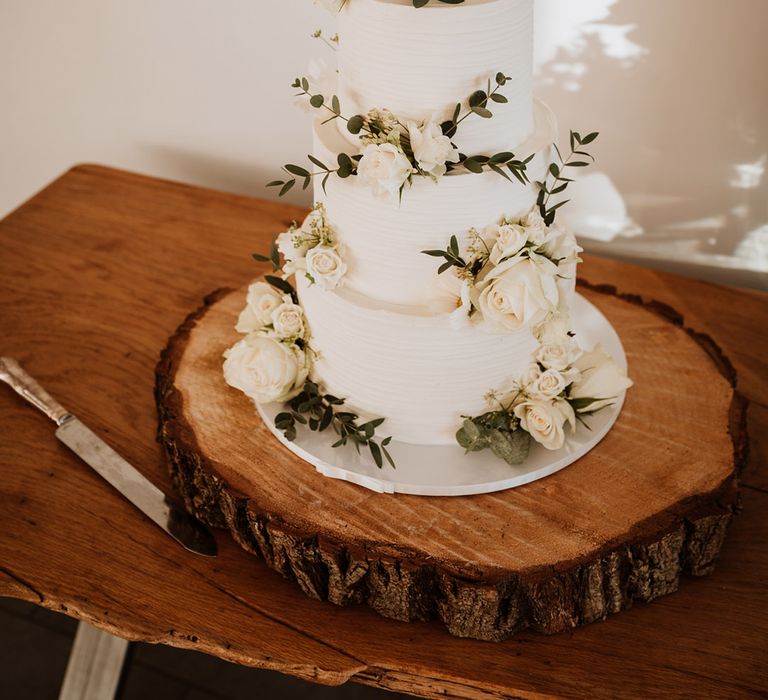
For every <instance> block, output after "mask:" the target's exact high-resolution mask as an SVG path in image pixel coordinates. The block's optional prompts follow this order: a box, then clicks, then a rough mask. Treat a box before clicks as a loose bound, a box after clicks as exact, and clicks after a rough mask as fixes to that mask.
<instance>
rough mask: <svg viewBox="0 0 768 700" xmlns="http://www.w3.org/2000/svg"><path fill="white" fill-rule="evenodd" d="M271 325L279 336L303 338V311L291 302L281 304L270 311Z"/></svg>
mask: <svg viewBox="0 0 768 700" xmlns="http://www.w3.org/2000/svg"><path fill="white" fill-rule="evenodd" d="M272 326H273V327H274V329H275V333H276V334H277V336H278V337H280V338H285V339H290V338H303V337H304V332H305V330H306V329H305V326H304V311H303V310H302V308H301V307H300V306H299V305H298V304H294V303H292V302H286V303H284V304H281V305H280V306H278V307H277V308H276V309H275V310H274V311H273V312H272Z"/></svg>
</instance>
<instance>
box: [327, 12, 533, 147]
mask: <svg viewBox="0 0 768 700" xmlns="http://www.w3.org/2000/svg"><path fill="white" fill-rule="evenodd" d="M339 36H340V42H339V51H338V59H339V98H340V100H341V104H342V109H343V110H344V112H345V113H349V114H357V113H360V114H363V113H366V112H368V111H369V110H370V109H372V108H380V109H389V110H390V111H392V112H393V113H394V114H396V115H397V116H398V118H399V119H401V120H415V121H420V120H423V119H429V118H432V117H436V118H437V119H438V120H439V121H443V120H444V119H447V118H449V117H450V115H451V113H452V111H453V109H454V107H455V105H456V104H457V103H458V102H465V100H466V99H467V97H469V95H471V94H472V93H473V92H474V91H476V90H478V89H485V87H486V81H487V80H488V79H489V78H490V79H491V84H492V85H494V76H495V75H496V74H497V73H498V72H503V73H504V74H505V75H507V76H509V77H510V78H511V80H510V81H509V82H508V83H507V84H506V85H505V86H504V87H503V90H502V92H503V94H504V96H505V97H506V98H507V99H508V102H507V103H505V104H497V103H491V104H490V105H489V107H490V109H491V110H492V111H493V114H494V116H493V118H492V119H484V118H482V117H478V116H475V115H473V116H472V117H471V118H469V119H467V120H466V121H464V122H463V123H462V124H461V127H460V129H459V131H458V133H457V134H456V136H455V138H454V139H453V140H454V142H455V143H456V145H457V147H458V148H459V150H460V151H461V152H462V153H466V154H467V155H474V154H486V155H490V154H492V153H498V152H499V151H504V150H509V149H513V148H514V147H516V146H518V145H519V144H520V143H522V142H523V141H525V140H526V138H527V137H528V136H529V135H530V133H531V131H532V130H533V77H532V76H533V0H465V2H464V3H462V4H460V5H451V4H444V3H437V2H432V3H430V4H428V5H427V6H425V7H423V8H420V9H418V10H414V8H413V3H412V0H349V1H348V2H347V3H346V5H345V6H344V8H343V9H342V11H341V12H340V13H339ZM344 126H345V125H344V124H343V123H342V122H339V127H340V128H341V130H342V133H343V134H344V136H345V137H346V138H347V139H349V140H350V141H351V142H353V143H354V142H356V137H354V136H351V135H350V134H349V133H348V132H346V129H345V128H344Z"/></svg>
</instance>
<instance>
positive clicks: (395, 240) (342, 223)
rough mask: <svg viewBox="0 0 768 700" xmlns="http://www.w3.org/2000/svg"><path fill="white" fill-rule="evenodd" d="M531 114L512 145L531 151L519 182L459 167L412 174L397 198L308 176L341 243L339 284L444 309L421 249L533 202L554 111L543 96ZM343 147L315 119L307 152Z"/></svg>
mask: <svg viewBox="0 0 768 700" xmlns="http://www.w3.org/2000/svg"><path fill="white" fill-rule="evenodd" d="M535 113H536V121H535V129H534V132H533V134H532V135H531V136H530V138H528V139H527V140H526V142H525V143H523V144H520V145H519V146H518V147H517V148H516V149H515V153H516V155H517V156H518V157H519V158H520V159H524V158H527V157H528V156H529V155H532V154H535V157H534V159H533V160H532V161H531V162H530V163H529V165H528V177H529V179H530V181H531V184H530V185H527V186H526V185H523V184H521V183H520V182H518V181H517V180H515V179H514V178H513V179H512V181H511V182H510V181H508V180H506V179H504V178H503V177H502V176H501V175H499V174H498V173H495V172H492V171H486V172H483V173H481V174H475V173H470V172H467V171H465V170H462V171H457V172H455V173H449V174H448V175H446V176H444V177H442V178H441V179H440V180H439V181H438V182H433V181H432V180H430V179H429V178H426V177H416V178H414V181H413V184H412V185H410V186H409V185H407V184H406V186H405V189H404V191H403V193H402V198H401V200H400V201H398V199H397V197H386V196H380V195H375V194H374V193H373V192H372V191H371V189H370V188H369V187H367V186H366V185H365V184H363V183H362V182H359V181H358V179H357V178H356V177H350V178H347V179H345V180H342V179H339V178H336V177H333V178H330V179H329V180H328V182H327V185H326V187H325V189H323V188H322V186H321V184H320V182H319V181H318V180H319V178H318V179H316V182H315V193H314V194H315V199H316V201H319V202H323V203H324V204H325V209H326V213H327V216H328V221H329V223H330V225H331V226H332V227H333V228H334V232H335V235H336V238H337V239H338V241H339V242H340V243H341V244H342V245H343V246H344V258H345V262H346V263H347V265H348V272H347V275H346V278H345V282H344V283H345V287H346V288H347V289H349V290H350V291H353V292H357V293H359V294H362V295H364V296H366V297H369V298H370V299H374V300H379V301H383V302H389V303H393V304H401V305H406V306H413V305H421V306H423V305H427V306H429V305H431V306H432V308H434V309H441V308H444V307H443V304H444V302H445V300H446V298H449V297H450V295H448V297H447V296H446V291H445V289H444V287H443V285H441V283H440V280H439V279H438V276H437V274H436V269H437V267H438V265H437V264H436V261H435V258H432V257H428V256H426V255H424V254H423V253H422V251H424V250H434V249H444V248H445V247H446V246H447V245H448V243H449V241H450V238H451V236H453V235H456V236H458V237H459V238H461V237H462V235H464V234H466V233H467V232H468V231H469V230H470V229H471V228H476V229H483V228H484V227H486V226H488V225H490V224H493V223H496V222H498V220H499V219H500V218H501V217H502V216H503V215H508V216H515V215H518V214H523V213H525V212H526V211H528V210H529V209H530V208H531V206H533V204H534V203H535V201H536V194H537V190H536V186H535V184H533V183H534V182H535V181H537V180H538V181H540V180H542V179H543V178H544V177H545V175H546V170H547V167H548V166H549V163H550V160H551V155H552V147H551V144H552V143H553V142H554V141H555V138H556V132H557V125H556V120H555V117H554V115H553V113H552V112H551V110H550V109H549V108H548V107H547V106H546V105H545V104H544V103H543V102H541V101H538V100H537V101H536V103H535ZM347 147H348V144H347V143H346V142H345V140H344V139H342V138H341V136H340V135H339V133H338V131H337V130H336V128H335V126H334V125H333V123H326V124H322V123H321V122H320V121H317V122H316V123H315V147H314V151H315V156H316V157H318V158H319V159H320V160H321V161H323V162H326V163H335V162H336V158H337V154H338V153H340V152H344V151H345V150H346V149H347ZM510 177H512V176H511V175H510Z"/></svg>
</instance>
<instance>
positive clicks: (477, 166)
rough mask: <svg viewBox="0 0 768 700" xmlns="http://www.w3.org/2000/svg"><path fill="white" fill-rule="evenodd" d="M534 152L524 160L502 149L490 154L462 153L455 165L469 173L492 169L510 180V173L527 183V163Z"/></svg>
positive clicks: (522, 182) (519, 180)
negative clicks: (466, 154) (474, 154)
mask: <svg viewBox="0 0 768 700" xmlns="http://www.w3.org/2000/svg"><path fill="white" fill-rule="evenodd" d="M534 155H535V154H531V155H530V156H528V157H527V158H526V159H525V160H520V159H519V158H517V157H516V156H515V154H514V153H511V152H509V151H503V152H502V153H496V154H495V155H492V156H482V155H479V156H469V157H467V156H465V155H462V156H461V157H460V159H459V162H458V164H457V166H456V167H464V168H466V169H467V170H469V172H471V173H482V172H485V170H492V171H493V172H495V173H496V174H497V175H501V176H502V177H503V178H506V179H507V180H509V181H510V182H512V178H511V177H510V175H512V176H513V177H514V178H515V179H516V180H517V181H518V182H519V183H520V184H521V185H527V184H528V183H529V182H530V181H529V179H528V163H530V162H531V161H532V160H533V158H534ZM506 171H509V172H506Z"/></svg>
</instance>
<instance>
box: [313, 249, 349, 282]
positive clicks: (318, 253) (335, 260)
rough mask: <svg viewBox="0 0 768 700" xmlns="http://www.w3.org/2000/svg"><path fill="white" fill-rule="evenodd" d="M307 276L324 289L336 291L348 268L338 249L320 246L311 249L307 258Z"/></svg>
mask: <svg viewBox="0 0 768 700" xmlns="http://www.w3.org/2000/svg"><path fill="white" fill-rule="evenodd" d="M306 263H307V274H308V275H310V276H311V277H312V279H313V280H314V282H315V284H318V285H320V286H321V287H322V288H323V289H334V288H335V287H338V286H339V284H341V278H342V277H344V275H345V274H346V272H347V266H346V264H345V263H344V261H343V260H342V259H341V256H340V255H339V252H338V250H337V249H336V248H332V247H330V246H324V245H319V246H315V247H314V248H310V249H309V251H307V257H306Z"/></svg>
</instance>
